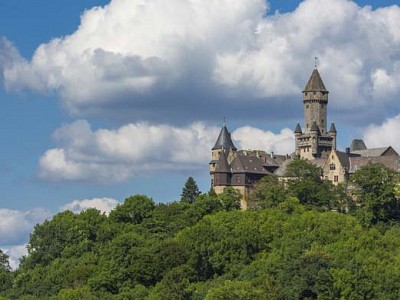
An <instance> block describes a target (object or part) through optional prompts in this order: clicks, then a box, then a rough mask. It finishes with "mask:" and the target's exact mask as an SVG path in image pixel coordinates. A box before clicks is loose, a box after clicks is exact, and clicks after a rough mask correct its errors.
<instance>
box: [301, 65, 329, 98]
mask: <svg viewBox="0 0 400 300" xmlns="http://www.w3.org/2000/svg"><path fill="white" fill-rule="evenodd" d="M303 92H328V90H327V89H326V88H325V85H324V82H323V81H322V79H321V76H320V75H319V72H318V69H317V68H315V69H314V71H313V72H312V74H311V76H310V79H309V80H308V82H307V85H306V87H305V88H304V91H303Z"/></svg>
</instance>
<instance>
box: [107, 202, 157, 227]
mask: <svg viewBox="0 0 400 300" xmlns="http://www.w3.org/2000/svg"><path fill="white" fill-rule="evenodd" d="M154 207H155V204H154V201H153V199H151V198H149V197H147V196H145V195H135V196H131V197H129V198H127V199H125V202H124V203H123V204H121V205H118V206H117V207H116V208H115V209H114V210H112V211H111V213H110V219H111V220H113V221H116V222H122V223H133V224H140V223H141V222H142V221H143V220H144V219H146V218H149V217H150V216H151V213H152V211H153V209H154Z"/></svg>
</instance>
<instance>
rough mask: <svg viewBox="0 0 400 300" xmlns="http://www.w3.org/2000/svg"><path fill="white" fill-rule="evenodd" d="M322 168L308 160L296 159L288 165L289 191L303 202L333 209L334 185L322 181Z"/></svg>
mask: <svg viewBox="0 0 400 300" xmlns="http://www.w3.org/2000/svg"><path fill="white" fill-rule="evenodd" d="M321 174H322V170H321V168H319V167H317V166H316V165H314V164H312V163H311V162H309V161H307V160H302V159H295V160H293V161H292V162H290V163H289V164H288V166H287V170H286V174H285V175H286V177H289V180H288V184H287V186H288V191H289V193H290V194H291V195H292V196H294V197H297V198H298V199H299V200H300V203H301V204H304V205H307V206H311V207H313V208H318V209H324V210H327V209H331V208H332V206H333V203H334V198H335V197H334V196H335V195H334V186H333V184H332V183H330V182H326V181H322V179H321Z"/></svg>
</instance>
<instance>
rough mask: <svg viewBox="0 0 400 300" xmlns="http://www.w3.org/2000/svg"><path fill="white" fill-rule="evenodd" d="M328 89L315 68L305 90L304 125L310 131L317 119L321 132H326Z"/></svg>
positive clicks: (306, 130)
mask: <svg viewBox="0 0 400 300" xmlns="http://www.w3.org/2000/svg"><path fill="white" fill-rule="evenodd" d="M328 93H329V92H328V91H327V89H326V88H325V85H324V82H323V81H322V79H321V76H320V75H319V72H318V70H317V69H316V68H315V69H314V71H313V72H312V74H311V76H310V79H309V80H308V82H307V85H306V87H305V88H304V91H303V103H304V123H305V124H304V126H305V132H306V133H307V132H309V131H310V129H311V126H312V124H313V122H314V121H315V122H316V124H317V126H318V128H319V129H320V131H321V133H326V116H327V104H328Z"/></svg>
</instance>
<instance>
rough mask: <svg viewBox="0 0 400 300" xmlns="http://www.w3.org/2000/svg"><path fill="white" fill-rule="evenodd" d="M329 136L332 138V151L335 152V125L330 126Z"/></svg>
mask: <svg viewBox="0 0 400 300" xmlns="http://www.w3.org/2000/svg"><path fill="white" fill-rule="evenodd" d="M329 135H330V136H331V137H332V149H333V150H336V135H337V131H336V126H335V123H332V124H331V128H330V129H329Z"/></svg>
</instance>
